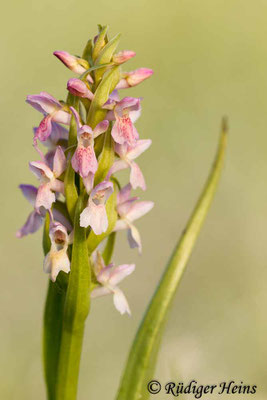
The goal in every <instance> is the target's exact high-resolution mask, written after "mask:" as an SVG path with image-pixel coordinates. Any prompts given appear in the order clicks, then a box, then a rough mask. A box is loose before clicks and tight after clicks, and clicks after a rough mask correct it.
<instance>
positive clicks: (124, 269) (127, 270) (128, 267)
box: [109, 264, 135, 286]
mask: <svg viewBox="0 0 267 400" xmlns="http://www.w3.org/2000/svg"><path fill="white" fill-rule="evenodd" d="M134 270H135V264H122V265H119V266H118V267H116V268H114V269H113V271H112V272H111V276H110V279H109V283H110V284H111V285H112V286H116V285H117V284H118V283H119V282H121V281H122V280H123V279H125V278H126V277H127V276H129V275H131V274H132V273H133V272H134Z"/></svg>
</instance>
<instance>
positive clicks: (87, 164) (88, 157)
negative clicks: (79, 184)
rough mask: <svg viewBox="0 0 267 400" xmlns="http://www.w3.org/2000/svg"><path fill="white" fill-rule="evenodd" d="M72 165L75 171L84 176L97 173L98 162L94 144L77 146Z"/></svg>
mask: <svg viewBox="0 0 267 400" xmlns="http://www.w3.org/2000/svg"><path fill="white" fill-rule="evenodd" d="M71 165H72V168H73V169H74V171H76V172H79V174H80V175H81V177H82V178H86V177H87V176H88V174H89V173H92V174H95V172H96V170H97V167H98V163H97V159H96V156H95V151H94V148H93V146H88V147H84V146H79V145H78V147H77V149H76V151H75V153H74V155H73V157H72V160H71Z"/></svg>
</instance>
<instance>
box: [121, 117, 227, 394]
mask: <svg viewBox="0 0 267 400" xmlns="http://www.w3.org/2000/svg"><path fill="white" fill-rule="evenodd" d="M226 136H227V135H226V127H225V125H223V129H222V134H221V139H220V143H219V148H218V152H217V155H216V158H215V162H214V165H213V167H212V170H211V173H210V175H209V177H208V180H207V182H206V185H205V187H204V189H203V192H202V194H201V196H200V198H199V201H198V203H197V205H196V207H195V210H194V211H193V214H192V216H191V218H190V219H189V222H188V224H187V227H186V229H185V230H184V232H183V234H182V237H181V239H180V240H179V242H178V244H177V246H176V248H175V249H174V252H173V254H172V256H171V259H170V261H169V263H168V265H167V267H166V270H165V272H164V274H163V276H162V279H161V281H160V282H159V285H158V287H157V289H156V291H155V293H154V296H153V297H152V300H151V302H150V305H149V306H148V309H147V311H146V314H145V316H144V319H143V321H142V323H141V326H140V328H139V330H138V332H137V334H136V337H135V340H134V342H133V345H132V348H131V351H130V354H129V357H128V361H127V364H126V367H125V370H124V374H123V377H122V380H121V385H120V388H119V392H118V395H117V400H145V399H147V398H149V393H148V391H147V382H148V381H149V380H150V378H152V374H153V371H154V368H155V364H156V359H157V352H158V348H159V343H160V338H161V336H162V333H163V328H164V323H165V321H166V319H167V318H166V317H167V314H168V311H169V309H170V306H171V303H172V300H173V298H174V295H175V292H176V289H177V287H178V285H179V283H180V281H181V278H182V275H183V272H184V270H185V267H186V265H187V261H188V259H189V257H190V255H191V252H192V250H193V247H194V244H195V242H196V240H197V237H198V235H199V232H200V229H201V226H202V224H203V222H204V220H205V217H206V215H207V212H208V210H209V208H210V205H211V203H212V200H213V197H214V194H215V191H216V188H217V185H218V181H219V178H220V175H221V171H222V167H223V160H224V155H225V148H226Z"/></svg>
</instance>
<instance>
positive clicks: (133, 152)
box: [127, 139, 152, 160]
mask: <svg viewBox="0 0 267 400" xmlns="http://www.w3.org/2000/svg"><path fill="white" fill-rule="evenodd" d="M151 143H152V140H151V139H142V140H138V141H137V142H136V144H135V145H134V147H132V148H130V149H129V150H128V152H127V158H129V160H134V159H135V158H137V157H139V156H140V154H142V153H143V152H144V151H146V150H147V149H148V148H149V147H150V146H151Z"/></svg>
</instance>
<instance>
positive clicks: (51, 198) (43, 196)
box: [35, 184, 56, 210]
mask: <svg viewBox="0 0 267 400" xmlns="http://www.w3.org/2000/svg"><path fill="white" fill-rule="evenodd" d="M55 201H56V196H55V194H54V193H53V192H51V190H50V185H49V184H44V185H40V186H39V188H38V192H37V197H36V202H35V207H36V208H37V209H39V208H40V207H44V208H45V209H47V210H50V208H51V207H52V204H53V203H54V202H55Z"/></svg>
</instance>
